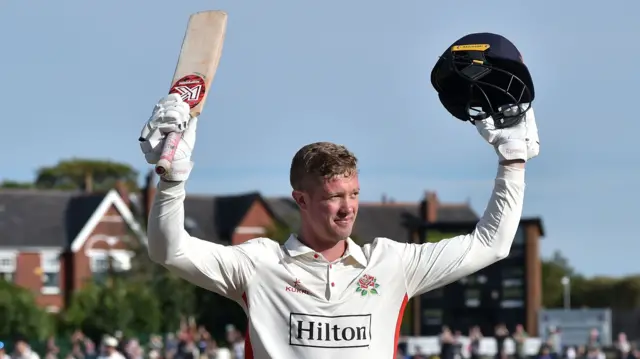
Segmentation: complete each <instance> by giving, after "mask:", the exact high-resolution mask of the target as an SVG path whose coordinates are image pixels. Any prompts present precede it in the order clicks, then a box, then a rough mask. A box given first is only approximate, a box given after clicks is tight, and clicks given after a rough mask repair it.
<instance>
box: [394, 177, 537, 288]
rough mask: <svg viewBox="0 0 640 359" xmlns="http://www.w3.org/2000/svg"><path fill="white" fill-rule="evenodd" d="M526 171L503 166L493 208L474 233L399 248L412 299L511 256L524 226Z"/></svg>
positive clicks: (484, 215) (488, 207) (487, 209)
mask: <svg viewBox="0 0 640 359" xmlns="http://www.w3.org/2000/svg"><path fill="white" fill-rule="evenodd" d="M524 174H525V169H524V167H523V166H522V165H518V164H515V165H500V166H499V168H498V174H497V176H496V179H495V185H494V188H493V194H492V195H491V199H490V200H489V204H488V206H487V208H486V210H485V212H484V214H483V216H482V218H481V219H480V221H479V222H478V224H477V225H476V228H475V230H474V231H473V232H471V233H470V234H467V235H461V236H456V237H453V238H448V239H444V240H441V241H439V242H437V243H424V244H410V243H407V244H398V246H400V247H399V248H398V249H399V255H400V257H401V262H402V265H403V269H404V273H405V281H406V286H407V294H408V295H409V296H410V297H412V296H416V295H419V294H422V293H425V292H427V291H429V290H433V289H436V288H438V287H442V286H444V285H446V284H449V283H451V282H454V281H456V280H458V279H460V278H462V277H465V276H467V275H469V274H472V273H474V272H477V271H478V270H480V269H482V268H484V267H487V266H489V265H491V264H493V263H495V262H496V261H498V260H500V259H503V258H505V257H506V256H507V255H508V254H509V250H510V249H511V244H512V243H513V239H514V238H515V234H516V231H517V230H518V226H519V224H520V218H521V215H522V205H523V201H524V189H525V181H524Z"/></svg>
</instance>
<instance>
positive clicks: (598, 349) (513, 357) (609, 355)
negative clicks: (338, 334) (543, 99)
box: [396, 324, 640, 359]
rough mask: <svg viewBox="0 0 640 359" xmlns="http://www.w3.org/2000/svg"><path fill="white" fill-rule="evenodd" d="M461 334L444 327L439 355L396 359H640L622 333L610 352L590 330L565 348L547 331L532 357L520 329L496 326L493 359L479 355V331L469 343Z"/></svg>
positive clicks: (558, 335) (556, 333)
mask: <svg viewBox="0 0 640 359" xmlns="http://www.w3.org/2000/svg"><path fill="white" fill-rule="evenodd" d="M462 337H463V333H462V332H460V331H452V330H451V329H450V328H449V327H447V326H444V327H443V330H442V333H441V334H440V337H439V348H440V352H439V353H425V352H423V349H422V348H420V347H415V348H414V350H415V353H414V354H413V355H406V354H404V351H403V350H402V348H401V347H399V348H398V353H397V356H396V359H434V358H435V359H640V348H639V347H636V346H635V345H634V344H633V343H632V342H630V341H629V340H628V338H627V336H626V334H625V333H619V334H618V336H617V338H616V340H615V343H614V346H613V347H612V348H604V347H603V346H602V345H601V338H600V333H599V332H598V330H596V329H592V330H591V332H590V333H589V335H588V337H587V338H585V341H584V344H583V345H565V344H564V343H563V338H562V330H561V329H560V328H550V329H549V332H548V334H547V335H546V337H545V338H543V339H544V340H543V342H542V345H541V346H540V349H539V351H538V353H537V354H536V355H534V356H531V355H528V354H527V353H526V351H525V342H526V340H527V338H528V337H529V335H528V333H527V332H526V331H525V329H524V327H523V326H522V325H517V326H516V328H515V331H514V332H513V333H510V332H509V330H508V329H507V327H506V326H505V325H503V324H499V325H497V326H496V327H495V331H494V333H492V337H493V338H495V340H496V353H495V356H493V358H491V357H488V356H486V355H484V354H482V353H481V351H480V341H481V340H482V338H483V333H482V331H481V330H480V328H479V327H477V326H475V327H472V328H470V329H469V332H468V333H467V338H468V340H461V339H462ZM508 339H511V340H512V341H513V344H514V351H513V352H512V353H507V350H506V347H507V346H506V345H505V344H506V341H507V340H508Z"/></svg>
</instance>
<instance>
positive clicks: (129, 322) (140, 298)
mask: <svg viewBox="0 0 640 359" xmlns="http://www.w3.org/2000/svg"><path fill="white" fill-rule="evenodd" d="M161 318H162V313H161V311H160V305H159V302H158V301H157V299H156V295H155V293H154V292H153V289H152V288H151V287H149V286H148V285H145V284H144V283H140V282H131V281H127V280H126V279H124V278H118V277H109V278H108V279H107V280H106V281H105V282H104V283H95V282H88V283H86V284H85V286H84V287H83V288H82V289H81V290H79V291H76V292H75V293H74V294H73V296H72V299H71V303H70V305H69V307H68V308H67V310H66V311H65V313H64V317H63V321H64V326H65V327H66V329H68V330H73V329H81V330H82V331H83V332H84V333H85V334H87V335H88V336H89V337H90V338H92V339H94V340H99V339H100V337H101V336H102V335H103V334H105V333H114V332H115V331H118V330H121V331H122V332H123V333H124V334H125V335H132V334H140V333H151V332H157V331H158V330H159V329H160V322H161Z"/></svg>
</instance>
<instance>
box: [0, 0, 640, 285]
mask: <svg viewBox="0 0 640 359" xmlns="http://www.w3.org/2000/svg"><path fill="white" fill-rule="evenodd" d="M179 3H182V5H178V4H179ZM464 4H467V5H464ZM206 9H224V10H226V11H227V12H228V13H229V16H230V17H229V26H228V34H227V38H226V42H225V45H224V52H223V56H222V61H221V64H220V67H219V69H218V73H217V75H216V78H215V81H214V85H213V89H212V92H211V96H210V97H209V101H208V103H207V107H206V109H205V113H204V114H203V115H202V117H201V121H200V122H199V126H198V127H199V137H198V143H197V149H196V153H195V155H194V159H195V161H196V167H195V170H194V172H193V175H192V178H191V180H190V182H189V185H188V187H189V190H190V191H191V192H193V193H234V192H243V191H249V190H255V189H257V190H260V191H261V192H262V193H264V194H266V195H288V193H289V185H288V166H289V164H290V160H291V157H292V156H293V154H294V153H295V151H296V150H297V149H298V148H299V147H301V146H302V145H304V144H306V143H309V142H313V141H320V140H327V141H334V142H339V143H343V144H346V145H348V147H350V148H351V149H352V150H353V151H354V152H355V153H356V154H357V155H358V156H359V158H360V161H361V173H362V176H361V182H362V183H361V184H362V189H363V191H362V194H363V199H364V200H368V201H377V200H379V199H380V196H381V195H382V193H386V194H388V195H389V196H391V197H393V198H395V199H396V200H398V201H416V200H418V199H419V198H420V197H421V196H422V195H423V192H424V191H425V190H435V191H437V192H438V195H439V196H440V198H441V200H442V201H445V202H456V201H467V200H469V201H470V203H471V204H472V206H473V207H474V208H475V209H476V211H478V212H482V210H483V209H484V206H485V204H486V201H487V200H488V198H489V195H490V193H491V186H492V180H493V178H494V174H495V171H496V158H495V154H494V152H493V150H492V149H491V148H490V147H488V146H487V145H486V144H485V143H483V141H482V140H481V138H480V137H479V136H478V135H477V133H476V132H475V129H474V128H473V127H472V126H471V125H469V124H466V123H462V122H460V121H458V120H455V119H453V118H452V117H451V116H449V115H448V113H447V112H446V111H445V110H444V109H443V108H442V107H441V105H440V104H439V102H438V100H437V97H436V94H435V92H434V90H433V89H432V87H431V84H430V82H429V72H430V70H431V67H432V66H433V64H434V63H435V61H436V59H437V56H438V55H439V54H440V53H441V52H442V51H443V50H444V49H445V48H446V47H447V46H448V45H449V44H450V43H451V42H453V41H454V40H456V39H457V38H459V37H461V36H463V35H465V34H468V33H472V32H484V31H488V32H495V33H499V34H502V35H504V36H506V37H507V38H509V39H510V40H512V41H513V42H514V43H515V44H516V45H517V46H518V47H519V48H520V50H521V52H522V54H523V57H524V59H525V61H526V62H527V64H528V66H529V67H530V70H531V72H532V74H533V77H534V80H535V84H536V95H537V97H536V101H535V103H534V104H535V107H536V117H537V120H538V125H539V127H540V136H541V142H542V147H541V155H540V157H538V158H537V159H535V160H533V161H531V162H530V163H529V164H528V181H527V183H528V188H527V195H526V204H525V209H524V212H525V215H527V216H541V217H542V218H543V221H544V225H545V227H546V231H547V237H546V238H545V239H544V243H543V254H544V255H548V254H550V253H551V252H552V251H553V250H556V249H559V250H561V251H562V252H564V253H565V254H566V255H567V256H568V257H569V259H570V261H571V263H573V264H574V265H575V266H576V267H577V269H578V270H580V271H581V272H583V273H585V274H588V275H594V274H612V275H618V274H626V273H635V272H638V271H639V270H638V266H637V264H636V263H638V262H639V261H638V260H637V257H638V253H640V241H638V240H637V234H636V233H637V232H636V224H635V220H636V218H637V216H638V213H640V194H639V193H638V192H637V191H636V188H635V187H636V185H637V184H639V183H640V165H639V164H638V159H637V155H638V153H639V151H638V139H637V137H638V133H640V122H639V121H638V120H637V119H636V118H635V115H633V114H631V111H632V110H633V109H632V106H633V105H635V104H636V102H635V101H637V94H638V90H637V86H638V83H640V71H638V70H637V67H636V66H635V64H636V59H637V58H638V57H640V47H639V46H638V45H637V39H636V36H637V34H638V33H640V23H638V22H637V14H638V13H639V12H640V4H638V3H636V2H631V1H628V2H624V1H609V2H592V3H591V4H589V3H587V2H578V1H553V2H552V1H548V0H545V1H537V2H530V1H528V2H524V1H498V0H495V1H489V2H484V3H482V4H470V3H468V2H463V1H450V2H440V3H439V4H438V5H435V4H434V2H431V1H424V0H404V1H401V0H398V1H397V2H395V3H394V2H391V1H388V2H384V1H381V0H371V1H366V2H365V1H360V0H351V1H337V0H325V1H315V2H312V1H293V0H290V1H283V0H271V1H257V0H252V1H249V0H246V1H237V0H236V1H231V0H220V1H201V0H189V1H184V2H177V1H166V0H156V1H123V0H112V1H81V0H58V1H44V0H39V1H4V2H2V5H0V40H1V41H0V43H2V44H3V49H4V50H3V54H4V56H3V59H2V64H3V70H2V71H0V83H1V84H2V86H1V87H0V98H2V99H3V100H4V101H3V102H4V104H3V105H2V110H1V112H2V114H3V116H4V121H3V122H4V124H5V127H4V130H5V136H4V138H3V140H4V143H3V146H4V154H5V155H4V156H2V157H0V168H3V169H4V170H3V171H1V172H0V179H17V180H30V179H32V178H33V176H34V171H35V169H36V168H38V167H39V166H41V165H51V164H54V163H55V162H57V161H58V160H59V159H61V158H70V157H74V156H82V157H94V158H104V159H107V158H109V159H113V160H117V161H124V162H128V163H131V164H132V165H134V166H135V167H136V168H138V169H139V170H140V171H142V172H144V171H146V170H147V169H148V166H147V165H146V163H145V162H144V159H143V157H142V156H141V154H140V153H139V147H138V143H137V137H138V135H139V131H140V128H141V126H142V124H143V122H144V121H145V120H146V119H147V118H148V116H149V114H150V112H151V109H152V107H153V105H154V104H155V102H156V101H157V100H158V99H159V98H160V97H162V96H163V95H164V94H165V93H166V92H167V90H168V87H169V85H170V80H171V76H172V74H173V70H174V68H175V63H176V60H177V56H178V51H179V49H180V44H181V41H182V37H183V34H184V29H185V26H186V21H187V18H188V16H189V14H191V13H193V12H196V11H200V10H206Z"/></svg>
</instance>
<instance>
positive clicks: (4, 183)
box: [0, 180, 35, 189]
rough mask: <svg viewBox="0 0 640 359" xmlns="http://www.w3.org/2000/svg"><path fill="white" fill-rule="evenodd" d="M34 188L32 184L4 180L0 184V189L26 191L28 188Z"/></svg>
mask: <svg viewBox="0 0 640 359" xmlns="http://www.w3.org/2000/svg"><path fill="white" fill-rule="evenodd" d="M34 187H35V185H34V184H33V183H31V182H19V181H11V180H6V181H2V182H0V188H11V189H16V188H21V189H28V188H34Z"/></svg>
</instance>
